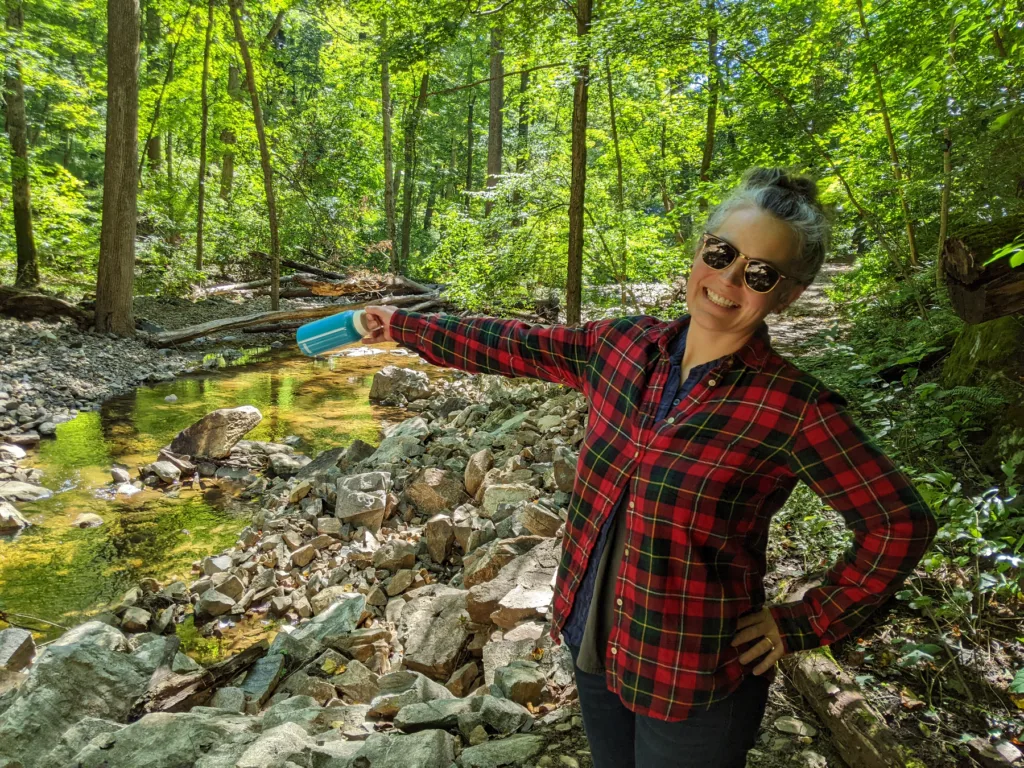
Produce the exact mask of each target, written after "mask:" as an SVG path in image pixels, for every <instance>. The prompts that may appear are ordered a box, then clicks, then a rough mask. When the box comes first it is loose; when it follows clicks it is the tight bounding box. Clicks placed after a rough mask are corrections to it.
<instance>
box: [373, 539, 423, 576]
mask: <svg viewBox="0 0 1024 768" xmlns="http://www.w3.org/2000/svg"><path fill="white" fill-rule="evenodd" d="M416 549H417V547H416V545H415V544H413V543H412V542H411V541H405V540H404V539H391V540H389V541H387V542H385V543H384V545H383V546H381V548H380V549H378V550H377V551H376V552H374V553H373V566H374V568H386V569H387V570H389V571H397V570H399V569H400V568H412V567H413V566H414V565H415V564H416Z"/></svg>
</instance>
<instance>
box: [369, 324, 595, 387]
mask: <svg viewBox="0 0 1024 768" xmlns="http://www.w3.org/2000/svg"><path fill="white" fill-rule="evenodd" d="M366 314H367V316H368V317H369V318H370V328H371V335H370V337H369V338H368V339H367V341H369V342H371V343H374V342H379V341H395V342H397V343H399V344H401V345H403V346H406V347H409V348H410V349H413V350H415V351H416V352H418V353H419V354H420V355H422V356H423V358H424V359H425V360H427V361H428V362H430V363H433V364H434V365H442V366H447V367H449V368H459V369H460V370H463V371H469V372H470V373H496V374H501V375H503V376H529V377H532V378H536V379H543V380H544V381H552V382H557V383H560V384H565V385H566V386H568V387H572V388H573V389H582V388H583V381H584V378H585V371H586V367H587V364H588V362H589V360H590V359H591V354H592V352H593V350H594V348H595V345H596V342H597V339H598V337H599V335H600V332H601V329H602V328H603V326H605V325H606V324H607V321H601V322H595V323H586V324H584V325H582V326H579V327H570V326H565V325H552V326H542V325H529V324H527V323H523V322H520V321H518V320H500V319H497V318H492V317H473V318H464V317H455V316H452V315H421V314H418V313H416V312H406V311H404V310H400V309H395V308H393V307H368V308H367V310H366Z"/></svg>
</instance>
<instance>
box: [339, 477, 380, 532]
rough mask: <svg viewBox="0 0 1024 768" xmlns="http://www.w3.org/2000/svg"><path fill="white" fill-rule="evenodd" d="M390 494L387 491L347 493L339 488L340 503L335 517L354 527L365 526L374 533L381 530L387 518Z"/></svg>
mask: <svg viewBox="0 0 1024 768" xmlns="http://www.w3.org/2000/svg"><path fill="white" fill-rule="evenodd" d="M387 511H388V494H387V492H386V491H371V492H370V493H364V492H363V491H347V490H344V489H342V488H338V501H337V503H336V504H335V507H334V515H335V517H337V518H338V519H339V520H341V521H342V522H343V523H349V524H351V525H352V527H354V528H355V527H358V526H360V525H365V526H366V527H367V528H368V529H370V530H371V531H373V532H375V533H376V532H377V531H379V530H380V527H381V525H383V524H384V518H385V517H387Z"/></svg>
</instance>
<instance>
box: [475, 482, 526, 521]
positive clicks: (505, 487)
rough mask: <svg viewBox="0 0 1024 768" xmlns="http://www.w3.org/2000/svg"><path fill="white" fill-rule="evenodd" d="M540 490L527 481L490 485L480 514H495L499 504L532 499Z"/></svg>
mask: <svg viewBox="0 0 1024 768" xmlns="http://www.w3.org/2000/svg"><path fill="white" fill-rule="evenodd" d="M539 494H540V491H539V490H538V489H537V488H535V487H533V486H532V485H526V484H525V483H512V484H505V483H498V484H495V485H491V486H488V487H487V488H486V489H485V490H484V495H483V507H482V508H481V510H480V514H481V515H482V516H483V517H491V518H493V517H494V516H495V513H496V512H497V511H498V505H499V504H513V503H515V502H517V501H530V500H532V499H535V498H537V496H538V495H539Z"/></svg>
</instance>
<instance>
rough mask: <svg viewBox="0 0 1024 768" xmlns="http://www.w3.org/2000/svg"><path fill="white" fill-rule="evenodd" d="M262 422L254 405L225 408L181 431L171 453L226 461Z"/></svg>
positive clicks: (172, 445)
mask: <svg viewBox="0 0 1024 768" xmlns="http://www.w3.org/2000/svg"><path fill="white" fill-rule="evenodd" d="M262 419H263V415H262V414H261V413H260V412H259V409H257V408H254V407H253V406H251V405H243V406H241V407H239V408H221V409H219V410H216V411H213V412H212V413H208V414H206V415H205V416H204V417H203V418H201V419H200V420H199V421H197V422H196V423H195V424H193V425H192V426H191V427H187V428H185V429H183V430H182V431H181V432H179V433H178V435H177V436H176V437H175V438H174V440H172V441H171V451H173V452H174V453H177V454H184V455H187V456H193V457H195V456H202V457H205V458H210V459H223V458H226V457H227V456H229V455H230V454H231V449H232V448H234V447H235V445H236V444H237V443H238V441H239V440H241V439H242V438H243V437H245V435H246V434H247V433H248V432H250V431H251V430H252V429H253V428H254V427H255V426H256V425H257V424H259V423H260V421H261V420H262Z"/></svg>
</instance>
